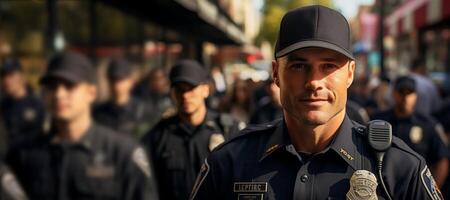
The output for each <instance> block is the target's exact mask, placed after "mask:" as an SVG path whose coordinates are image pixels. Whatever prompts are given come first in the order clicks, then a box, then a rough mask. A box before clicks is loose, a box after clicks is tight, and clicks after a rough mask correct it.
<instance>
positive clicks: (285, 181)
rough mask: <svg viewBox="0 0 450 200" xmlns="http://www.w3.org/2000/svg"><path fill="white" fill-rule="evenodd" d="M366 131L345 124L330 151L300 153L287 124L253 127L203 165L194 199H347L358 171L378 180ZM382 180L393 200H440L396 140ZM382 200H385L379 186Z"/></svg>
mask: <svg viewBox="0 0 450 200" xmlns="http://www.w3.org/2000/svg"><path fill="white" fill-rule="evenodd" d="M372 153H373V152H372V151H371V149H370V147H369V145H368V142H367V139H366V136H365V128H364V127H362V126H360V125H358V124H356V123H354V122H353V121H351V120H350V119H349V118H348V117H346V118H345V120H344V121H343V123H342V125H341V126H340V128H339V129H338V131H337V133H336V135H335V137H334V138H333V141H332V142H331V144H330V145H329V147H328V148H326V149H325V150H323V151H322V152H320V153H317V154H315V155H309V156H307V157H305V156H302V154H301V153H300V154H299V153H297V152H296V151H295V149H294V147H293V145H292V143H291V142H290V139H289V136H288V133H287V129H286V127H285V124H284V121H283V120H279V121H275V122H272V123H268V124H265V125H260V126H254V127H250V128H247V129H245V130H244V131H242V133H241V135H240V136H238V137H236V138H234V139H232V140H230V141H229V142H227V143H225V144H224V145H222V146H220V147H218V148H217V149H216V150H215V151H213V152H212V153H211V154H210V156H209V157H208V158H207V159H206V160H205V164H204V165H203V166H202V170H201V171H200V174H199V176H198V178H197V182H196V185H195V187H194V188H193V191H192V194H191V199H196V200H206V199H215V200H221V199H227V200H228V199H268V200H272V199H299V200H300V199H345V195H346V193H347V192H348V191H349V189H350V184H349V179H350V177H351V176H352V174H353V173H354V172H355V170H359V169H364V170H369V171H371V172H373V173H374V174H376V168H375V166H376V159H375V157H374V156H373V154H372ZM382 174H383V179H384V181H385V183H386V185H387V188H388V191H389V193H390V194H391V195H392V197H393V199H396V200H398V199H405V200H411V199H431V196H433V198H434V199H439V198H438V197H439V195H438V190H437V189H436V187H435V184H433V183H434V179H433V178H432V176H431V175H430V174H429V170H428V168H427V166H426V164H425V161H424V159H423V158H422V157H421V156H420V155H418V154H417V153H415V152H414V151H412V150H411V149H410V148H409V147H408V146H407V145H406V144H405V143H404V142H402V141H400V140H399V139H398V138H396V137H394V138H393V142H392V147H391V148H390V149H389V150H388V151H387V152H386V154H385V158H384V165H383V170H382ZM376 194H377V195H378V199H386V195H385V193H384V191H383V190H382V187H381V184H380V182H379V181H378V187H377V190H376Z"/></svg>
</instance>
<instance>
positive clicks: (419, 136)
mask: <svg viewBox="0 0 450 200" xmlns="http://www.w3.org/2000/svg"><path fill="white" fill-rule="evenodd" d="M417 96H418V93H417V85H416V82H415V80H414V79H413V78H411V77H408V76H402V77H399V78H397V80H396V81H395V82H394V91H393V97H394V108H392V109H389V110H387V111H383V112H380V113H377V114H375V115H374V116H373V118H372V119H382V120H386V121H388V122H389V123H391V125H392V133H393V134H394V135H395V136H397V137H399V138H400V139H402V140H403V141H404V142H405V143H406V144H408V146H409V147H411V148H412V149H413V150H414V151H416V152H417V153H419V154H420V155H421V156H423V157H424V158H425V160H426V162H427V164H428V165H430V170H431V172H432V173H433V176H434V177H435V179H436V183H437V184H438V186H442V184H443V183H444V181H445V178H446V177H447V173H448V158H447V157H448V150H447V145H446V143H447V139H446V136H445V133H444V132H443V129H442V126H441V125H440V124H438V123H436V122H435V121H434V119H432V118H430V117H428V116H427V115H424V114H423V113H421V112H416V111H414V110H415V109H414V108H415V106H416V102H417V98H418V97H417Z"/></svg>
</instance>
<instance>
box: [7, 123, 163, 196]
mask: <svg viewBox="0 0 450 200" xmlns="http://www.w3.org/2000/svg"><path fill="white" fill-rule="evenodd" d="M7 162H8V164H9V165H10V166H11V169H13V170H14V172H15V173H16V174H17V177H18V179H19V181H20V183H21V184H22V186H23V187H24V189H25V191H27V193H28V195H29V197H30V198H31V199H48V200H50V199H59V200H66V199H77V200H81V199H120V200H122V199H153V198H151V195H152V193H154V192H155V191H152V189H153V188H155V187H154V186H153V185H151V184H152V182H151V176H153V174H151V172H150V169H149V163H148V162H147V157H146V153H145V152H144V150H143V148H140V147H139V146H138V145H137V144H136V143H135V142H133V141H132V140H131V139H129V138H128V137H125V136H122V135H120V134H119V133H116V132H113V131H112V130H110V129H107V128H105V127H103V126H101V125H97V124H93V125H91V127H90V128H89V130H88V131H87V133H86V134H85V135H84V136H83V137H82V138H81V139H80V141H78V142H76V143H68V142H66V141H62V140H60V139H59V138H58V137H57V135H56V133H55V132H53V131H51V132H50V133H48V134H46V135H41V136H38V137H37V138H35V139H34V140H30V141H27V142H23V143H21V144H20V145H18V146H16V147H14V148H13V149H12V150H11V151H10V152H9V153H8V155H7Z"/></svg>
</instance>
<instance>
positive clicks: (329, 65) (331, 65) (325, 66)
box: [322, 63, 338, 71]
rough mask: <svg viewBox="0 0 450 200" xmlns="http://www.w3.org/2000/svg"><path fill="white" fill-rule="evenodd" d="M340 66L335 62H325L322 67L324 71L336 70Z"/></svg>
mask: <svg viewBox="0 0 450 200" xmlns="http://www.w3.org/2000/svg"><path fill="white" fill-rule="evenodd" d="M337 68H338V66H337V65H336V64H334V63H324V64H322V69H323V70H324V71H334V70H335V69H337Z"/></svg>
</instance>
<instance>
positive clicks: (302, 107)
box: [191, 5, 439, 200]
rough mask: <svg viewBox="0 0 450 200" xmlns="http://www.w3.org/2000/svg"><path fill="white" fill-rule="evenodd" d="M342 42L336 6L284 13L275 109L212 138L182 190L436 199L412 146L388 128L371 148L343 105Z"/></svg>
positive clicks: (344, 31) (347, 75) (349, 64)
mask: <svg viewBox="0 0 450 200" xmlns="http://www.w3.org/2000/svg"><path fill="white" fill-rule="evenodd" d="M350 44H351V40H350V28H349V25H348V22H347V20H346V19H345V17H344V16H342V15H341V14H340V13H338V12H337V11H335V10H332V9H330V8H327V7H323V6H317V5H315V6H308V7H303V8H299V9H294V10H291V11H289V12H288V13H287V14H285V15H284V17H283V19H282V20H281V25H280V31H279V36H278V40H277V44H276V46H275V60H274V61H273V62H272V71H273V73H272V77H273V80H274V82H275V83H276V84H277V86H279V87H280V97H281V98H280V99H281V105H282V107H283V114H284V118H283V119H282V120H278V121H275V122H272V123H269V124H265V125H263V126H250V127H249V128H247V129H245V130H244V131H242V132H241V133H239V136H237V137H235V138H233V139H231V140H230V141H229V142H226V143H225V144H224V145H221V146H219V147H218V148H216V149H215V150H214V151H213V152H212V153H211V154H210V155H209V156H208V158H207V159H206V160H205V162H204V165H203V166H202V168H201V171H200V173H199V176H198V178H197V181H196V184H195V187H194V188H193V191H192V195H191V199H196V200H200V199H201V200H206V199H208V200H209V199H214V200H221V199H270V200H272V199H280V200H281V199H355V200H356V199H372V200H373V199H396V200H398V199H404V200H410V199H439V192H438V191H439V190H438V189H437V188H436V187H435V184H433V183H434V180H433V177H432V176H431V175H430V174H429V173H428V172H429V170H428V168H427V167H426V164H425V161H424V160H423V158H422V157H420V155H418V154H417V153H415V152H414V151H413V150H411V149H410V148H409V147H408V146H407V145H406V144H405V143H403V142H402V141H401V140H399V139H398V138H396V137H394V138H393V139H392V143H389V144H392V146H390V147H389V146H387V148H386V149H380V148H378V149H380V151H381V150H383V151H384V150H385V151H386V153H385V154H384V157H380V156H376V155H377V154H375V150H374V149H373V145H370V144H371V143H370V142H369V137H368V136H367V134H366V132H367V131H366V130H367V129H366V128H364V127H363V126H361V125H359V124H357V123H356V122H353V121H352V120H350V119H349V117H348V116H347V115H346V107H345V106H346V101H347V94H348V93H347V92H348V88H349V87H350V85H351V84H352V81H353V77H354V72H355V61H354V57H353V55H352V54H351V52H352V51H351V49H350V46H351V45H350ZM380 124H382V125H380ZM375 125H376V126H380V127H379V129H378V130H380V129H383V130H386V129H385V128H381V127H382V126H383V127H384V125H385V123H383V122H378V123H376V124H375ZM383 136H384V135H383ZM383 138H384V137H383ZM378 141H380V140H378ZM389 142H390V141H389ZM380 143H383V142H380ZM377 144H379V143H377ZM380 146H381V145H380ZM371 147H372V148H371ZM378 155H380V154H378ZM383 158H384V159H383ZM380 163H381V164H380ZM375 173H377V174H379V175H378V176H375ZM380 178H381V179H380ZM384 183H386V184H384Z"/></svg>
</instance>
